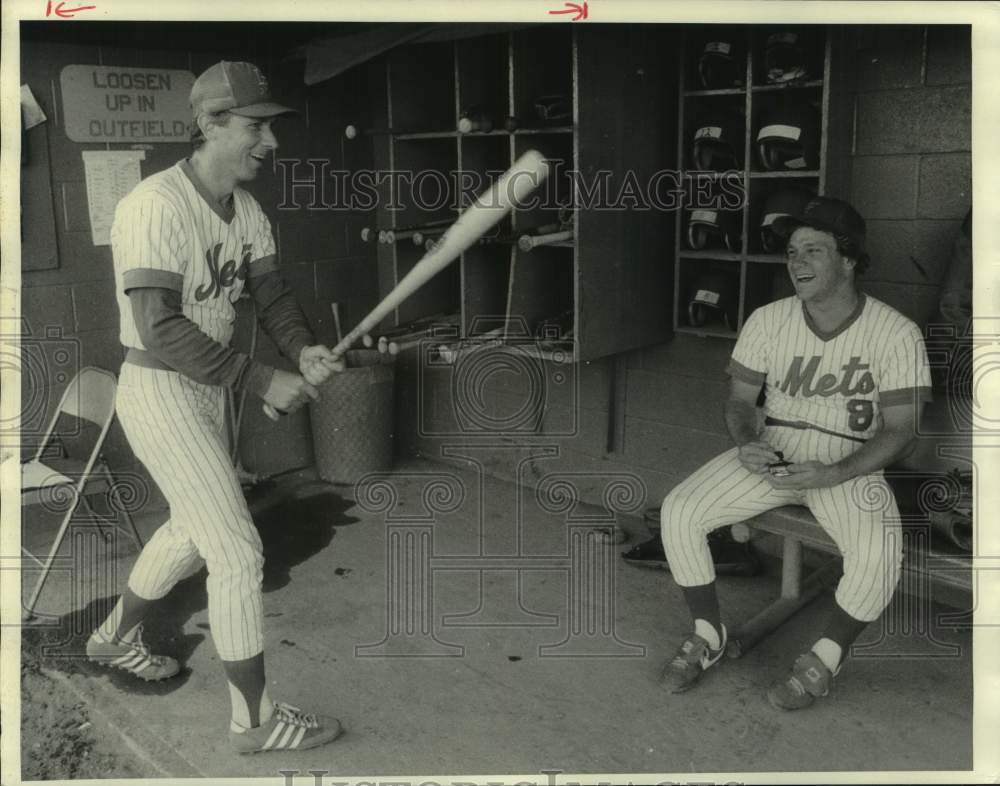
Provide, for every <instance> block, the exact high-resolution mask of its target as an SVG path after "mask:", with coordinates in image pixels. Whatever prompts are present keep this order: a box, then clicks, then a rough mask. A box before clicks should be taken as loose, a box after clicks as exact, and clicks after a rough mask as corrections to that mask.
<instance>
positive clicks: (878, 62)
mask: <svg viewBox="0 0 1000 786" xmlns="http://www.w3.org/2000/svg"><path fill="white" fill-rule="evenodd" d="M871 29H873V30H874V40H872V38H870V37H869V38H867V39H865V38H862V39H858V40H857V41H856V44H857V45H858V46H859V47H860V48H858V49H857V50H856V51H855V52H854V53H853V56H854V58H855V63H856V68H857V88H858V90H859V91H866V90H886V89H889V88H897V87H915V86H918V85H920V67H921V52H922V51H923V34H924V28H923V27H922V26H920V25H885V26H882V25H873V26H872V27H871Z"/></svg>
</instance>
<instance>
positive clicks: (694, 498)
mask: <svg viewBox="0 0 1000 786" xmlns="http://www.w3.org/2000/svg"><path fill="white" fill-rule="evenodd" d="M729 373H730V374H731V375H733V376H734V377H736V378H738V379H741V380H744V381H747V382H749V383H751V384H756V385H760V384H763V385H765V394H766V397H767V398H766V402H765V405H764V414H765V415H766V417H767V418H768V422H769V425H766V426H765V428H764V433H763V435H762V436H761V439H762V440H764V441H765V442H768V443H770V444H771V445H772V446H773V447H774V448H775V449H777V450H780V451H782V452H783V453H784V456H785V459H786V460H788V461H791V462H793V463H795V462H802V461H809V460H814V461H821V462H823V463H827V464H830V463H833V462H836V461H839V460H841V459H843V458H845V457H846V456H848V455H850V454H851V453H853V452H854V451H856V450H857V449H858V448H859V447H860V445H861V444H862V443H863V442H864V441H865V440H867V439H869V438H871V437H872V436H873V435H874V434H875V433H876V432H877V431H878V428H879V423H880V410H881V409H882V408H884V407H888V406H893V405H894V404H906V403H916V402H917V400H918V398H920V399H923V400H926V399H927V398H929V395H930V373H929V366H928V363H927V357H926V351H925V349H924V345H923V338H922V336H921V333H920V330H919V329H918V328H917V326H916V325H915V324H914V323H913V322H911V321H910V320H909V319H907V318H906V317H904V316H903V315H902V314H900V313H899V312H897V311H895V310H894V309H892V308H890V307H889V306H887V305H885V304H884V303H881V302H879V301H878V300H875V299H874V298H871V297H867V296H865V295H861V296H860V301H859V304H858V308H857V309H856V310H855V312H854V314H852V316H851V317H850V318H849V319H848V320H847V321H846V322H845V324H844V325H842V326H841V327H840V328H839V329H838V330H837V331H836V332H835V333H832V334H823V333H822V331H820V330H819V329H818V328H817V327H816V326H815V325H814V324H813V322H812V320H811V319H810V318H809V316H808V314H807V312H806V311H805V306H804V304H803V303H802V301H800V300H799V298H797V297H790V298H786V299H784V300H779V301H776V302H774V303H771V304H769V305H766V306H763V307H762V308H760V309H758V310H757V311H755V312H754V313H753V314H752V315H751V316H750V319H748V320H747V323H746V325H745V326H744V328H743V331H742V332H741V334H740V337H739V339H738V341H737V343H736V348H735V349H734V351H733V356H732V360H731V362H730V365H729ZM774 421H781V422H782V423H785V424H786V425H778V424H776V423H775V422H774ZM738 453H739V451H738V449H737V448H732V449H731V450H729V451H727V452H725V453H723V454H722V455H720V456H718V457H716V458H715V459H713V460H712V461H710V462H708V463H707V464H705V465H704V466H703V467H701V468H700V469H698V470H697V471H696V472H695V473H694V474H693V475H691V476H690V477H688V478H687V479H685V480H684V481H683V482H681V483H680V484H679V485H678V486H677V487H676V488H674V489H673V490H672V491H671V492H670V494H668V495H667V498H666V499H665V500H664V502H663V507H662V510H661V521H662V527H661V534H662V537H663V545H664V549H665V551H666V554H667V558H668V560H669V563H670V570H671V572H672V574H673V576H674V578H675V579H676V580H677V583H678V584H680V585H681V586H683V587H690V586H698V585H702V584H708V583H709V582H711V581H713V580H714V578H715V572H714V568H713V565H712V556H711V552H710V551H709V547H708V543H707V540H706V535H707V534H708V533H709V532H711V531H712V530H714V529H717V528H719V527H723V526H726V525H729V524H734V523H736V522H738V521H744V520H746V519H748V518H750V517H752V516H755V515H757V514H759V513H762V512H764V511H765V510H769V509H771V508H775V507H779V506H781V505H790V504H799V505H807V506H808V507H809V509H810V510H811V511H812V513H813V515H814V516H815V517H816V520H817V521H818V522H819V524H820V525H821V526H822V527H823V529H824V530H826V532H827V533H828V534H829V535H830V537H831V538H832V539H833V540H834V542H835V543H836V544H837V547H838V548H839V549H840V551H841V553H842V554H843V557H844V576H843V578H842V579H841V581H840V584H839V585H838V587H837V592H836V600H837V603H838V604H839V605H840V607H841V608H842V609H844V611H846V612H847V613H848V614H850V615H851V616H852V617H854V618H855V619H858V620H862V621H871V620H874V619H876V618H877V617H878V616H879V614H881V612H882V611H883V610H884V609H885V607H886V605H888V602H889V600H890V598H891V596H892V592H893V590H894V589H895V587H896V583H897V582H898V580H899V572H900V565H901V562H902V540H901V536H900V522H899V511H898V509H897V507H896V501H895V498H894V497H893V494H892V491H891V489H890V488H889V487H888V485H887V484H886V482H885V479H884V477H883V474H882V472H877V473H874V474H871V475H865V476H859V477H856V478H853V479H851V480H849V481H847V482H846V483H842V484H840V485H839V486H834V487H830V488H819V489H806V490H787V489H784V490H779V489H775V488H773V487H772V486H771V484H770V483H769V482H768V480H767V478H765V477H764V476H762V475H758V474H754V473H752V472H750V471H749V470H747V469H745V468H744V467H743V466H742V465H741V464H740V462H739V458H738Z"/></svg>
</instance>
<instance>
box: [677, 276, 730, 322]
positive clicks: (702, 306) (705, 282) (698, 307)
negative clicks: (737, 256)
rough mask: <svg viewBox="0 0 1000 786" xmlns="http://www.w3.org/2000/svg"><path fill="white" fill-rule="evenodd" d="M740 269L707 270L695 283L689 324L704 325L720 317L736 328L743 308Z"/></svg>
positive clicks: (689, 309)
mask: <svg viewBox="0 0 1000 786" xmlns="http://www.w3.org/2000/svg"><path fill="white" fill-rule="evenodd" d="M738 290H739V273H738V272H737V271H735V270H734V271H731V272H730V271H725V270H720V269H718V268H713V269H710V270H706V271H705V272H703V273H702V274H701V275H700V276H698V278H697V279H695V282H694V286H692V287H691V296H690V298H689V299H688V324H690V325H691V326H692V327H703V326H704V325H706V324H707V323H709V322H712V321H716V320H718V321H720V322H722V323H723V324H724V325H725V326H726V329H727V330H736V324H737V320H738V310H739V295H738Z"/></svg>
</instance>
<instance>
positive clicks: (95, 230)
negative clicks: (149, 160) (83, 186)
mask: <svg viewBox="0 0 1000 786" xmlns="http://www.w3.org/2000/svg"><path fill="white" fill-rule="evenodd" d="M145 158H146V153H145V151H143V150H84V151H83V169H84V172H85V173H86V176H87V206H88V207H89V209H90V231H91V233H92V234H93V238H94V245H95V246H108V245H111V222H112V221H113V220H114V218H115V207H117V206H118V202H119V201H120V200H121V198H122V197H123V196H125V195H126V194H128V193H129V191H131V190H132V189H133V188H135V187H136V186H137V185H139V181H140V180H141V179H142V173H141V172H140V170H139V162H140V161H142V160H143V159H145Z"/></svg>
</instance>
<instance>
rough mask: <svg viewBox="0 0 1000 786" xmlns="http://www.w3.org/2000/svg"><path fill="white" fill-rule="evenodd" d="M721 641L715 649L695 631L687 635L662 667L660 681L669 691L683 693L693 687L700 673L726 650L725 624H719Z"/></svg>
mask: <svg viewBox="0 0 1000 786" xmlns="http://www.w3.org/2000/svg"><path fill="white" fill-rule="evenodd" d="M720 627H721V628H722V630H721V634H722V635H721V637H720V638H721V639H722V643H721V645H720V647H719V649H717V650H713V649H712V648H711V647H709V646H708V642H707V641H705V639H703V638H702V637H701V636H699V635H697V634H696V633H692V634H691V635H690V636H688V637H687V638H686V639H685V640H684V643H683V644H681V646H680V648H679V649H678V650H677V654H676V655H674V657H673V658H671V659H670V661H669V662H668V663H667V665H666V666H664V667H663V672H662V674H661V675H660V682H661V683H662V684H663V686H664V687H666V688H667V690H669V691H670V692H671V693H683V692H684V691H686V690H690V689H691V688H693V687H694V685H695V683H696V682H697V681H698V680H700V679H701V675H702V674H703V673H704V672H705V671H707V670H708V669H710V668H711V667H712V666H714V665H715V664H716V663H718V662H719V660H721V658H722V656H723V655H724V654H725V652H726V639H727V635H726V626H725V625H721V626H720Z"/></svg>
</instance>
